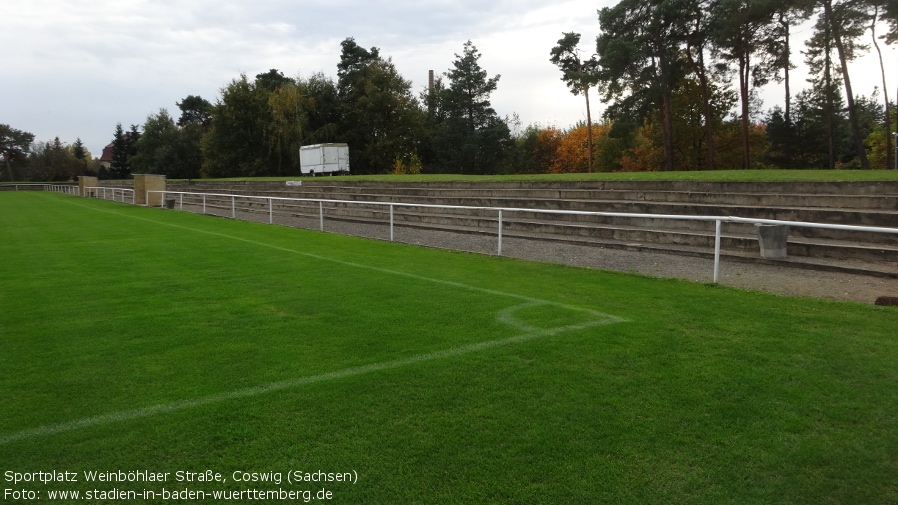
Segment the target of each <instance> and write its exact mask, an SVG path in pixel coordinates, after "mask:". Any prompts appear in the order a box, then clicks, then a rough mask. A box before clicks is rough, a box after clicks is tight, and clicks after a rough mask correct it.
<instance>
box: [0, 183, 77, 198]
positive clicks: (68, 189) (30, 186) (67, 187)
mask: <svg viewBox="0 0 898 505" xmlns="http://www.w3.org/2000/svg"><path fill="white" fill-rule="evenodd" d="M0 190H6V191H55V192H57V193H65V194H68V195H78V186H76V185H74V184H50V183H18V184H16V183H6V184H0Z"/></svg>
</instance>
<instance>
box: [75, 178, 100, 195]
mask: <svg viewBox="0 0 898 505" xmlns="http://www.w3.org/2000/svg"><path fill="white" fill-rule="evenodd" d="M99 185H100V182H99V180H98V179H97V178H96V177H92V176H90V175H79V176H78V194H79V195H81V196H97V190H95V189H91V190H86V189H85V188H95V187H97V186H99ZM88 193H90V194H88Z"/></svg>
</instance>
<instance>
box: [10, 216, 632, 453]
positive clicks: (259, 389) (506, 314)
mask: <svg viewBox="0 0 898 505" xmlns="http://www.w3.org/2000/svg"><path fill="white" fill-rule="evenodd" d="M68 203H71V204H73V205H77V206H79V207H84V208H87V209H92V210H97V211H99V212H106V213H109V214H114V215H117V216H120V217H128V218H132V219H138V220H141V221H147V222H150V223H154V224H159V225H163V226H170V227H173V228H179V229H183V230H187V231H191V232H195V233H204V234H207V235H212V236H216V237H221V238H227V239H231V240H237V241H240V242H244V243H248V244H253V245H258V246H261V247H267V248H269V249H274V250H277V251H282V252H288V253H293V254H299V255H302V256H306V257H309V258H314V259H317V260H321V261H327V262H331V263H336V264H339V265H344V266H349V267H353V268H362V269H366V270H371V271H375V272H381V273H385V274H390V275H397V276H401V277H406V278H410V279H415V280H420V281H424V282H430V283H436V284H441V285H444V286H452V287H455V288H459V289H464V290H469V291H474V292H479V293H486V294H490V295H494V296H502V297H508V298H512V299H517V300H522V301H523V302H524V303H521V304H518V305H514V306H512V307H508V308H506V309H502V310H500V311H498V312H497V313H496V320H497V321H498V322H500V323H503V324H506V325H508V326H510V327H512V328H515V329H517V330H519V331H522V332H523V333H521V334H519V335H517V336H514V337H510V338H504V339H498V340H489V341H486V342H477V343H474V344H468V345H464V346H461V347H455V348H452V349H446V350H442V351H435V352H430V353H424V354H419V355H417V356H412V357H409V358H403V359H397V360H392V361H384V362H380V363H372V364H370V365H362V366H358V367H350V368H344V369H342V370H337V371H333V372H327V373H323V374H318V375H311V376H307V377H299V378H295V379H288V380H284V381H279V382H272V383H269V384H264V385H261V386H254V387H250V388H244V389H238V390H235V391H229V392H224V393H218V394H215V395H209V396H203V397H200V398H193V399H189V400H181V401H177V402H172V403H165V404H160V405H154V406H150V407H142V408H138V409H133V410H122V411H119V412H112V413H109V414H103V415H99V416H94V417H86V418H82V419H77V420H75V421H69V422H65V423H57V424H47V425H44V426H39V427H37V428H32V429H28V430H22V431H18V432H13V433H7V434H5V435H0V445H5V444H9V443H12V442H17V441H21V440H29V439H33V438H37V437H42V436H49V435H54V434H58V433H65V432H69V431H74V430H78V429H82V428H89V427H93V426H101V425H106V424H112V423H118V422H123V421H129V420H133V419H141V418H145V417H150V416H155V415H159V414H165V413H169V412H176V411H180V410H185V409H189V408H194V407H200V406H203V405H209V404H213V403H219V402H223V401H227V400H234V399H240V398H248V397H252V396H257V395H261V394H265V393H271V392H274V391H282V390H285V389H292V388H296V387H300V386H304V385H308V384H317V383H320V382H325V381H329V380H337V379H343V378H347V377H355V376H358V375H362V374H367V373H372V372H377V371H381V370H391V369H395V368H399V367H403V366H408V365H414V364H417V363H423V362H427V361H434V360H438V359H444V358H451V357H455V356H461V355H464V354H471V353H474V352H477V351H482V350H485V349H493V348H496V347H501V346H506V345H511V344H516V343H520V342H526V341H529V340H534V339H537V338H543V337H549V336H554V335H558V334H561V333H565V332H569V331H576V330H583V329H588V328H593V327H598V326H604V325H608V324H614V323H622V322H626V320H625V319H623V318H620V317H617V316H612V315H610V314H605V313H602V312H598V311H595V310H591V309H586V308H583V307H577V306H573V305H567V304H563V303H558V302H552V301H549V300H541V299H539V298H533V297H529V296H524V295H519V294H515V293H506V292H503V291H497V290H493V289H488V288H481V287H477V286H471V285H468V284H463V283H460V282H455V281H447V280H444V279H434V278H431V277H425V276H421V275H417V274H412V273H408V272H401V271H397V270H390V269H386V268H381V267H375V266H372V265H364V264H360V263H353V262H349V261H343V260H338V259H334V258H328V257H326V256H320V255H317V254H312V253H308V252H304V251H298V250H295V249H290V248H287V247H281V246H277V245H273V244H266V243H264V242H258V241H255V240H250V239H246V238H242V237H235V236H233V235H226V234H224V233H218V232H212V231H208V230H202V229H196V228H190V227H187V226H181V225H176V224H171V223H163V222H160V221H155V220H152V219H147V218H142V217H137V216H129V215H126V214H121V213H118V212H113V211H111V210H106V209H98V208H96V207H90V206H87V205H82V204H79V203H75V202H68ZM539 306H552V307H557V308H561V309H565V310H570V311H574V312H579V313H582V314H585V315H586V316H587V319H586V320H585V321H583V322H581V323H575V324H569V325H564V326H558V327H554V328H538V327H535V326H533V325H530V324H528V323H526V322H524V321H522V320H521V319H520V318H519V317H518V314H519V313H520V312H521V311H523V310H526V309H531V308H535V307H539Z"/></svg>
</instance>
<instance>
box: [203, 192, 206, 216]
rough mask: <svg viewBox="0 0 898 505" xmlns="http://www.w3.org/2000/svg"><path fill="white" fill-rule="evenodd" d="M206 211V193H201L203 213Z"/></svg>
mask: <svg viewBox="0 0 898 505" xmlns="http://www.w3.org/2000/svg"><path fill="white" fill-rule="evenodd" d="M205 213H206V193H203V214H205Z"/></svg>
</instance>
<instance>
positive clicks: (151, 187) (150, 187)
mask: <svg viewBox="0 0 898 505" xmlns="http://www.w3.org/2000/svg"><path fill="white" fill-rule="evenodd" d="M147 191H165V176H164V175H156V174H134V205H146V206H147V207H162V193H151V194H150V195H149V201H148V200H147Z"/></svg>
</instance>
